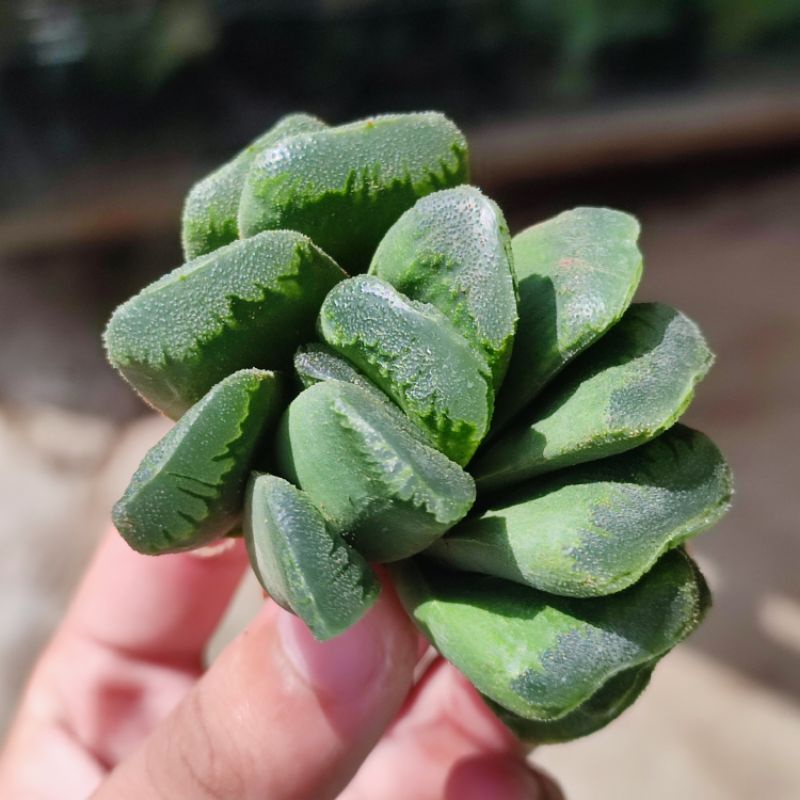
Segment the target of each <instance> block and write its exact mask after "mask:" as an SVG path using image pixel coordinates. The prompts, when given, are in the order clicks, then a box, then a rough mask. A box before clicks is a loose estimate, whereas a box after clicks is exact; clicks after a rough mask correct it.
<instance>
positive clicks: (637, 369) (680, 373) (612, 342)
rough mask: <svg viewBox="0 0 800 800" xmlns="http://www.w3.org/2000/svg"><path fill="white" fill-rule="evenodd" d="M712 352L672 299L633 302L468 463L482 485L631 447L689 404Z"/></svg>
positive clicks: (513, 479)
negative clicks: (524, 415) (525, 414)
mask: <svg viewBox="0 0 800 800" xmlns="http://www.w3.org/2000/svg"><path fill="white" fill-rule="evenodd" d="M712 361H713V356H712V354H711V352H710V351H709V349H708V346H707V345H706V342H705V339H703V336H702V334H701V333H700V330H699V328H698V327H697V326H696V325H695V324H694V323H693V322H692V321H691V320H690V319H688V318H687V317H685V316H684V315H683V314H681V313H680V312H679V311H676V310H675V309H673V308H670V307H669V306H665V305H661V304H658V303H640V304H635V305H633V306H631V307H630V309H628V311H627V312H626V313H625V316H624V317H623V318H622V320H621V321H620V322H619V323H617V325H615V326H614V328H612V329H611V330H610V331H609V332H608V333H607V334H606V335H605V336H604V337H603V338H602V340H601V341H599V342H598V343H597V344H595V345H594V346H593V347H592V348H590V349H589V350H587V351H586V352H585V353H583V354H582V355H581V357H580V358H578V359H576V361H575V362H574V363H573V364H571V365H570V367H569V368H568V369H566V370H565V371H564V373H563V374H562V375H561V377H560V379H559V380H558V381H557V382H556V383H555V384H554V385H553V386H552V387H551V389H550V390H548V392H546V393H545V395H543V396H542V398H541V402H539V403H537V404H535V406H534V407H533V409H532V411H531V417H530V419H531V420H533V421H532V422H522V423H518V424H515V425H512V426H511V427H509V429H508V430H507V431H506V432H505V433H503V435H502V436H500V437H499V438H498V439H497V440H495V441H494V442H492V443H491V445H490V446H489V447H488V448H487V449H486V451H485V452H484V453H482V454H481V455H479V457H478V458H477V459H476V460H475V463H474V465H473V468H474V472H473V474H474V475H475V476H476V480H477V482H478V486H479V488H480V489H481V490H492V489H498V488H502V487H504V486H511V485H512V484H515V483H519V482H520V481H522V480H525V479H526V478H531V477H533V476H534V475H539V474H541V473H544V472H550V471H552V470H555V469H559V468H560V467H565V466H570V465H572V464H578V463H581V462H584V461H593V460H595V459H598V458H604V457H605V456H610V455H615V454H616V453H622V452H624V451H625V450H630V449H631V448H633V447H636V446H638V445H640V444H643V443H644V442H646V441H649V440H650V439H653V438H655V437H656V436H657V435H658V434H659V433H661V432H662V431H665V430H666V429H667V428H669V427H670V426H671V425H673V423H675V422H676V420H677V419H678V418H679V417H680V415H681V414H682V413H683V412H684V411H685V410H686V408H687V406H688V405H689V403H690V402H691V399H692V397H693V395H694V387H695V385H696V384H697V383H698V382H699V381H700V380H701V379H702V378H703V376H704V375H705V374H706V372H708V369H709V367H710V366H711V363H712Z"/></svg>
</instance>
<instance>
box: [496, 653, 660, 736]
mask: <svg viewBox="0 0 800 800" xmlns="http://www.w3.org/2000/svg"><path fill="white" fill-rule="evenodd" d="M654 668H655V662H653V663H652V664H644V665H643V666H641V667H634V668H633V669H626V670H623V671H622V672H620V673H619V674H618V675H616V676H614V677H613V678H611V679H610V680H609V681H607V682H606V683H605V684H604V685H603V686H602V687H600V689H598V690H597V691H596V692H595V693H594V694H593V695H592V696H591V697H590V698H589V699H588V700H586V701H585V702H583V703H581V705H579V706H578V707H577V708H576V709H574V710H573V711H570V712H569V713H568V714H565V715H564V716H563V717H560V718H559V719H552V720H538V719H525V717H520V716H519V715H518V714H514V713H513V712H511V711H508V710H507V709H505V708H503V707H502V706H499V705H497V703H494V702H493V701H492V700H490V699H489V698H488V697H484V698H483V699H484V700H485V701H486V703H487V705H488V706H489V708H491V709H492V711H494V713H495V714H497V716H498V717H499V718H500V719H501V720H502V721H503V723H505V725H507V726H508V727H509V728H510V729H511V730H512V731H513V732H514V734H515V735H516V736H517V737H519V738H520V739H521V740H522V741H524V742H531V743H535V744H556V743H558V742H568V741H570V740H572V739H577V738H579V737H580V736H588V735H589V734H590V733H594V732H595V731H597V730H600V728H602V727H604V726H605V725H608V723H609V722H612V721H613V720H615V719H616V718H617V717H618V716H619V715H620V714H621V713H622V712H623V711H625V709H627V708H629V707H630V706H631V705H632V704H633V702H634V701H635V700H636V698H637V697H638V696H639V695H640V694H641V693H642V692H643V691H644V689H645V687H646V686H647V684H648V683H649V682H650V676H651V675H652V674H653V669H654Z"/></svg>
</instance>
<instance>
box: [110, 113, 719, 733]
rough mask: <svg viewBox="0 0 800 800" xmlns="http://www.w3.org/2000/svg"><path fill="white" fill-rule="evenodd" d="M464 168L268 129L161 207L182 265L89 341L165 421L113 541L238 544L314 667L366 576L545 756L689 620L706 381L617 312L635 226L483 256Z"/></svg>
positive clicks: (695, 361) (397, 125)
mask: <svg viewBox="0 0 800 800" xmlns="http://www.w3.org/2000/svg"><path fill="white" fill-rule="evenodd" d="M467 163H468V159H467V149H466V142H465V139H464V137H463V135H462V134H461V132H460V131H459V130H458V129H457V128H456V127H455V126H454V125H453V124H452V122H450V121H449V120H447V119H446V118H445V117H444V116H442V115H440V114H436V113H425V114H405V115H402V114H400V115H387V116H382V117H381V116H379V117H374V118H371V119H367V120H362V121H359V122H355V123H350V124H348V125H343V126H339V127H327V126H325V125H324V123H322V122H320V121H319V120H316V119H315V118H313V117H308V116H306V115H292V116H290V117H287V118H285V119H284V120H282V121H280V122H279V123H277V124H276V125H275V126H274V127H273V128H272V129H271V130H270V131H268V132H267V133H266V134H264V135H263V136H262V137H260V138H259V139H258V140H256V142H254V143H253V144H252V145H251V146H250V147H249V148H247V149H246V150H245V151H243V152H242V153H241V154H240V155H238V156H237V157H236V158H235V159H234V160H233V161H231V162H229V163H228V164H227V165H225V166H223V167H222V168H220V169H219V170H217V171H216V172H215V173H212V175H210V176H209V177H208V178H206V179H204V180H203V181H201V182H200V183H199V184H198V185H197V186H196V187H195V188H194V189H193V190H192V191H191V192H190V193H189V196H188V198H187V202H186V207H185V211H184V219H183V242H184V251H185V255H186V257H187V259H188V261H187V263H186V264H184V265H183V266H181V267H179V268H178V269H176V270H174V271H173V272H171V273H169V274H168V275H166V276H164V277H163V278H161V279H160V280H158V281H156V282H155V283H154V284H152V285H151V286H149V287H147V288H145V289H144V290H143V291H142V292H140V293H139V294H138V295H137V296H135V297H134V298H132V299H131V300H129V301H128V302H127V303H125V304H123V305H122V306H120V308H118V309H117V311H116V312H115V313H114V315H113V316H112V318H111V320H110V322H109V325H108V328H107V330H106V333H105V343H106V348H107V352H108V356H109V359H110V361H111V363H112V364H113V365H114V366H115V367H117V368H118V369H119V370H120V372H121V373H122V375H123V376H124V377H125V378H126V380H128V381H129V382H130V383H131V385H132V386H133V387H134V388H135V389H136V391H137V392H139V393H140V394H141V395H142V397H143V398H144V399H145V400H146V401H148V402H149V403H151V404H152V405H153V406H154V407H156V408H158V409H159V410H161V411H163V412H164V413H165V414H167V415H168V416H171V417H173V418H175V419H177V422H176V425H175V427H174V428H173V429H172V430H171V431H170V432H169V433H168V434H167V435H166V437H165V438H164V439H163V440H162V441H161V442H160V443H159V444H158V445H156V447H155V448H153V449H152V450H151V451H150V452H149V453H148V454H147V456H146V457H145V459H144V461H143V462H142V464H141V466H140V467H139V469H138V471H137V473H136V474H135V476H134V478H133V480H132V482H131V485H130V486H129V488H128V490H127V491H126V493H125V495H124V496H123V497H122V498H121V499H120V501H119V502H118V503H117V505H116V506H115V509H114V520H115V522H116V524H117V527H118V529H119V531H120V533H121V534H122V535H123V536H124V537H125V538H126V540H127V541H128V543H129V544H130V545H131V546H132V547H134V548H135V549H137V550H139V551H140V552H144V553H150V554H159V553H165V552H172V551H175V550H184V549H189V548H193V547H199V546H201V545H204V544H206V543H208V542H209V541H212V540H213V539H215V538H218V537H222V536H226V535H235V534H236V533H237V532H238V531H240V530H241V531H243V533H244V536H245V539H246V542H247V547H248V552H249V554H250V560H251V564H252V567H253V569H254V571H255V573H256V575H257V576H258V578H259V580H260V581H261V583H262V585H263V586H264V588H265V589H266V590H267V591H268V592H269V593H270V595H271V596H272V597H273V598H274V599H275V600H276V602H278V603H279V604H280V605H282V606H283V607H285V608H287V609H289V610H290V611H292V612H294V613H295V614H297V615H298V616H300V617H302V619H303V620H305V622H306V623H307V624H308V626H309V628H310V629H311V630H312V632H313V633H314V635H315V636H317V637H318V638H320V639H325V638H330V637H333V636H336V635H337V634H339V633H341V632H342V631H344V630H346V629H347V628H348V627H349V626H350V625H352V624H353V623H354V622H355V621H357V620H358V619H359V618H360V617H361V616H362V615H363V614H364V613H365V611H366V610H367V609H368V608H369V607H370V606H371V604H372V603H373V602H374V601H375V599H376V598H377V596H378V592H379V583H378V582H377V580H376V578H375V576H374V574H373V572H372V569H371V567H370V564H371V563H373V564H374V563H387V564H389V565H390V566H389V572H390V575H391V578H392V580H393V581H394V583H395V586H396V588H397V590H398V593H399V595H400V597H401V600H402V602H403V603H404V605H405V607H406V609H407V611H408V613H409V614H410V615H411V616H412V618H413V619H414V620H415V622H416V623H417V625H418V626H419V627H420V629H421V630H422V631H423V632H424V634H425V635H426V636H427V638H428V639H429V641H430V642H431V643H432V644H433V646H434V647H435V648H436V649H437V650H438V651H439V652H440V653H441V654H442V655H443V656H444V657H445V658H446V659H447V660H448V661H450V662H451V663H452V664H454V665H455V666H456V667H457V668H458V669H459V670H461V671H462V672H463V673H464V675H466V677H467V678H468V679H469V680H470V681H471V682H472V683H473V684H474V685H475V687H476V688H477V689H478V691H480V692H481V694H482V695H483V696H484V697H485V699H486V701H487V703H488V704H489V705H490V707H492V708H493V709H494V710H495V711H496V713H497V714H498V716H499V717H500V718H501V719H502V720H503V721H504V722H505V723H506V724H507V725H509V727H511V728H512V729H513V730H514V731H516V732H517V733H518V734H519V735H520V736H521V737H523V738H529V739H534V740H536V741H564V740H567V739H570V738H574V737H577V736H582V735H584V734H587V733H590V732H592V731H594V730H596V729H598V728H600V727H602V726H603V725H605V724H606V723H608V722H609V721H611V720H612V719H614V718H615V717H616V716H617V715H618V714H619V713H621V712H622V711H623V710H624V709H625V708H626V707H627V706H629V705H630V704H631V703H632V702H633V701H634V700H635V699H636V697H637V696H638V694H639V693H640V692H641V691H642V689H643V688H644V686H645V685H646V683H647V681H648V679H649V676H650V674H651V672H652V671H653V668H654V667H655V664H656V662H657V661H658V660H659V659H660V658H661V657H662V656H664V655H665V654H666V653H667V652H668V651H669V650H670V649H671V648H672V647H674V646H675V645H676V644H677V643H678V642H680V641H681V640H682V639H684V638H685V637H686V636H687V635H689V634H690V633H691V632H692V631H693V630H694V629H695V628H696V627H697V625H698V624H699V623H700V621H701V619H702V617H703V614H704V613H705V611H706V609H707V608H708V605H709V602H710V600H709V593H708V589H707V587H706V584H705V581H704V580H703V577H702V575H701V574H700V572H699V570H698V569H697V567H696V565H695V564H694V563H693V562H692V561H691V559H690V558H689V557H688V556H687V555H686V553H685V552H684V550H683V549H682V547H681V545H682V544H683V543H684V542H685V541H686V540H687V539H689V538H691V537H692V536H695V535H697V534H699V533H701V532H702V531H704V530H706V529H707V528H708V527H710V526H711V525H713V524H714V523H715V522H717V521H718V520H719V519H720V517H721V516H722V515H723V514H724V513H725V511H726V510H727V508H728V505H729V501H730V496H731V492H732V488H731V475H730V470H729V469H728V467H727V465H726V463H725V461H724V459H723V458H722V456H721V455H720V453H719V451H718V450H717V448H716V447H715V446H714V445H713V444H712V443H711V441H710V440H709V439H707V438H706V437H705V436H704V435H703V434H701V433H699V432H697V431H693V430H690V429H689V428H686V427H684V426H682V425H680V424H676V423H677V421H678V419H679V417H680V416H681V414H682V413H683V412H684V411H685V409H686V408H687V407H688V405H689V403H690V402H691V399H692V396H693V393H694V389H695V386H696V384H697V383H698V382H699V381H700V380H701V379H702V378H703V376H704V375H705V374H706V372H707V371H708V369H709V367H710V365H711V362H712V355H711V353H710V351H709V349H708V347H707V345H706V343H705V340H704V339H703V336H702V334H701V333H700V331H699V329H698V328H697V326H696V325H695V324H694V323H693V322H692V321H691V320H689V319H688V318H687V317H685V316H684V315H683V314H681V313H680V312H679V311H676V310H675V309H672V308H670V307H668V306H665V305H661V304H652V303H648V304H632V303H631V301H632V298H633V295H634V293H635V291H636V287H637V285H638V282H639V279H640V277H641V271H642V257H641V254H640V252H639V249H638V246H637V239H638V235H639V226H638V223H637V222H636V220H635V219H633V218H632V217H631V216H629V215H627V214H624V213H622V212H619V211H613V210H609V209H603V208H577V209H574V210H572V211H567V212H565V213H563V214H560V215H558V216H557V217H555V218H553V219H551V220H548V221H546V222H543V223H540V224H537V225H533V226H532V227H530V228H528V229H526V230H524V231H522V232H521V233H519V234H517V235H516V236H514V237H511V236H510V234H509V231H508V227H507V225H506V222H505V219H504V217H503V213H502V211H501V210H500V208H499V207H498V206H497V205H496V204H495V203H494V202H493V201H492V200H490V199H489V198H487V197H486V196H485V195H484V194H483V193H482V192H481V191H480V190H479V189H477V188H476V187H474V186H470V185H467V184H466V183H465V182H466V181H467V180H468V167H467ZM365 270H367V273H368V274H358V273H362V272H364V271H365Z"/></svg>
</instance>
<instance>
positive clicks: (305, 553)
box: [244, 473, 380, 639]
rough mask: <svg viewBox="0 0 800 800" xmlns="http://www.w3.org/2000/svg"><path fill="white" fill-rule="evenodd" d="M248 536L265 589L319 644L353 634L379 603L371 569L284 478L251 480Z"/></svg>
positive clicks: (246, 523) (252, 558)
mask: <svg viewBox="0 0 800 800" xmlns="http://www.w3.org/2000/svg"><path fill="white" fill-rule="evenodd" d="M244 536H245V542H246V543H247V551H248V553H249V555H250V564H251V565H252V567H253V571H254V572H255V574H256V577H257V578H258V580H259V581H260V582H261V585H262V586H263V587H264V588H265V589H266V590H267V592H269V594H270V596H271V597H272V599H273V600H274V601H275V602H276V603H278V604H279V605H280V606H282V607H283V608H285V609H287V610H288V611H292V612H293V613H295V614H297V616H299V617H300V618H301V619H302V620H303V621H304V622H305V623H306V624H307V625H308V627H309V628H310V629H311V632H312V633H313V634H314V636H315V637H316V638H317V639H330V638H332V637H334V636H337V635H338V634H340V633H341V632H342V631H344V630H346V629H347V628H349V627H350V626H351V625H353V624H354V623H355V622H357V621H358V620H359V619H360V618H361V617H362V616H363V615H364V614H365V613H366V611H367V610H368V609H369V607H370V606H371V605H372V604H373V603H374V602H375V600H376V599H377V597H378V593H379V591H380V584H379V583H378V580H377V578H376V577H375V574H374V573H373V572H372V570H371V569H370V567H369V564H367V562H366V561H365V560H364V559H363V558H362V557H361V556H360V555H359V554H358V553H357V552H356V551H355V550H354V549H353V548H352V547H350V545H348V544H347V542H345V541H344V539H343V538H342V537H341V535H340V534H338V533H337V532H336V531H334V530H331V528H330V526H328V525H327V523H326V522H325V520H324V518H323V517H322V515H321V514H320V513H319V511H317V509H316V507H315V506H314V504H313V503H312V502H311V500H309V498H308V496H307V495H306V494H304V493H303V492H301V491H300V490H299V489H297V488H295V487H294V486H292V484H290V483H287V482H286V481H285V480H283V479H282V478H276V477H275V476H273V475H266V474H258V473H254V474H253V476H252V477H251V479H250V483H249V485H248V488H247V499H246V503H245V513H244Z"/></svg>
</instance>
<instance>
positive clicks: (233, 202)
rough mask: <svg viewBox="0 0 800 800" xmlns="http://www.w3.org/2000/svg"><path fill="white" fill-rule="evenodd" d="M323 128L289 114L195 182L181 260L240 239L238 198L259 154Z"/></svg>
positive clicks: (309, 118)
mask: <svg viewBox="0 0 800 800" xmlns="http://www.w3.org/2000/svg"><path fill="white" fill-rule="evenodd" d="M324 127H325V123H324V122H323V121H322V120H319V119H317V118H316V117H312V116H310V115H309V114H288V115H287V116H285V117H282V118H281V119H279V120H278V121H277V122H276V123H275V125H273V126H272V127H271V128H270V129H269V130H268V131H267V132H266V133H263V134H262V135H261V136H259V137H258V138H257V139H255V140H254V141H253V142H251V143H250V144H249V145H248V146H247V147H245V149H244V150H242V151H241V152H240V153H238V154H237V155H236V156H235V157H234V158H233V159H231V160H230V161H229V162H228V163H227V164H223V165H222V166H221V167H219V169H216V170H214V172H212V173H211V174H210V175H207V176H206V177H205V178H203V179H202V180H200V181H198V182H197V183H196V184H195V185H194V186H193V187H192V188H191V190H190V191H189V194H188V195H186V202H185V204H184V206H183V220H182V222H183V225H182V229H181V241H182V243H183V255H184V258H185V259H186V260H187V261H189V260H191V259H193V258H197V257H198V256H202V255H205V254H206V253H210V252H212V251H213V250H216V249H217V248H219V247H222V246H223V245H226V244H230V243H231V242H234V241H236V239H238V238H239V226H238V223H237V216H238V214H239V198H240V197H241V194H242V187H243V186H244V179H245V178H246V177H247V172H248V170H249V169H250V165H251V164H252V163H253V160H254V159H255V157H256V156H257V155H258V153H260V152H261V151H262V150H266V149H268V148H270V147H273V146H274V145H276V144H277V143H278V142H280V141H282V140H284V139H286V138H287V137H289V136H293V135H294V134H297V133H306V132H308V131H315V130H320V129H321V128H324Z"/></svg>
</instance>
